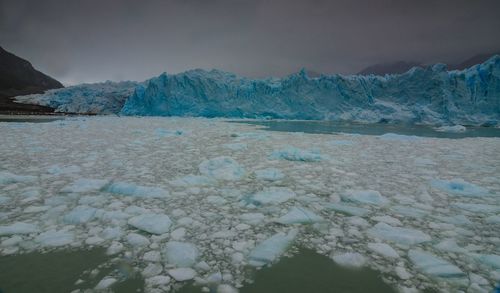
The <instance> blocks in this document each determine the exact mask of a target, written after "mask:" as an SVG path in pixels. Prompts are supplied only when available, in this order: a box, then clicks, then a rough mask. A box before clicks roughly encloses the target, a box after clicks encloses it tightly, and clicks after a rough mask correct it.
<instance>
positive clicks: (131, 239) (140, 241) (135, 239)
mask: <svg viewBox="0 0 500 293" xmlns="http://www.w3.org/2000/svg"><path fill="white" fill-rule="evenodd" d="M125 238H126V240H127V242H128V244H130V245H131V246H132V247H135V248H140V247H143V246H147V245H149V243H150V242H149V239H148V238H146V237H144V236H143V235H141V234H138V233H129V234H128V235H127V236H126V237H125Z"/></svg>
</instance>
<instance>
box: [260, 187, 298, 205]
mask: <svg viewBox="0 0 500 293" xmlns="http://www.w3.org/2000/svg"><path fill="white" fill-rule="evenodd" d="M295 196H296V194H295V192H293V190H291V189H290V188H286V187H269V188H265V189H264V190H262V191H259V192H257V193H255V194H254V195H252V197H251V198H250V200H251V202H252V203H254V204H257V205H268V204H279V203H283V202H285V201H288V200H290V199H291V198H294V197H295Z"/></svg>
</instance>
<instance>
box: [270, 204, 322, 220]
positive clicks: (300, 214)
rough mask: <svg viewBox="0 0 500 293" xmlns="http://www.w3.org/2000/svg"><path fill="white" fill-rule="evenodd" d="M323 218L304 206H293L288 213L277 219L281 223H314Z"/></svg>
mask: <svg viewBox="0 0 500 293" xmlns="http://www.w3.org/2000/svg"><path fill="white" fill-rule="evenodd" d="M320 221H323V218H322V217H320V216H318V215H316V214H315V213H313V212H312V211H310V210H307V209H305V208H302V207H292V208H291V209H290V210H289V211H288V213H286V214H285V215H283V216H281V217H280V218H278V219H277V220H276V222H278V223H280V224H312V223H316V222H320Z"/></svg>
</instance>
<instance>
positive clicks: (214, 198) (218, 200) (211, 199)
mask: <svg viewBox="0 0 500 293" xmlns="http://www.w3.org/2000/svg"><path fill="white" fill-rule="evenodd" d="M205 200H206V201H207V202H208V203H211V204H214V205H223V204H225V203H226V202H227V200H225V199H224V198H223V197H222V196H218V195H209V196H207V197H206V199H205Z"/></svg>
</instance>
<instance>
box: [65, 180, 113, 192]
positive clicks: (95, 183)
mask: <svg viewBox="0 0 500 293" xmlns="http://www.w3.org/2000/svg"><path fill="white" fill-rule="evenodd" d="M108 182H109V181H108V180H102V179H86V178H80V179H77V180H76V181H75V182H73V183H71V184H70V185H68V186H66V187H64V188H63V189H62V190H61V191H62V192H75V193H84V192H92V191H99V190H101V189H102V188H103V187H104V186H106V185H107V184H108Z"/></svg>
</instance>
